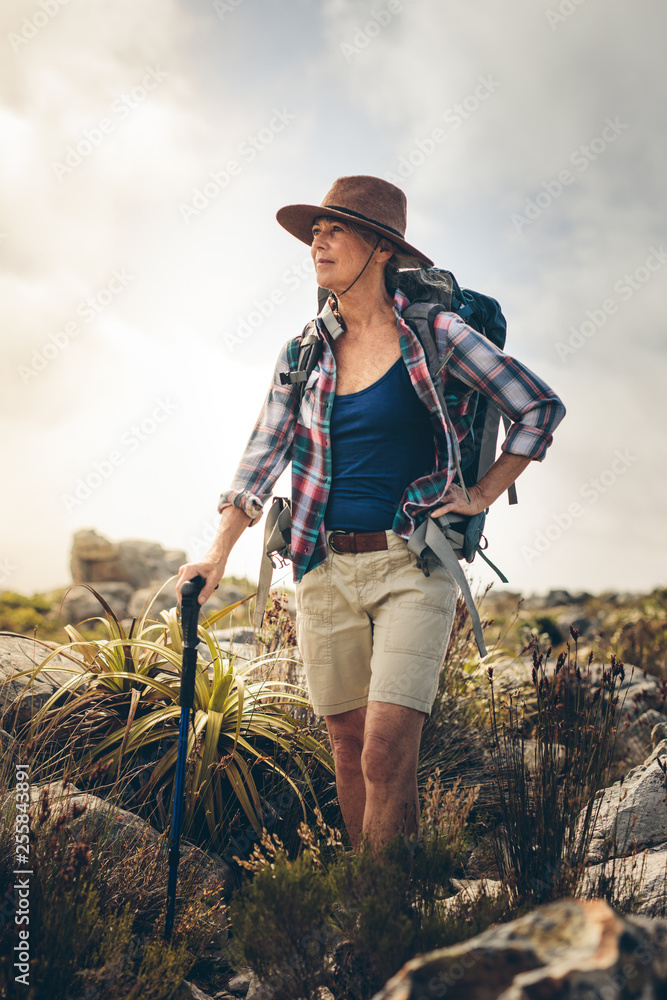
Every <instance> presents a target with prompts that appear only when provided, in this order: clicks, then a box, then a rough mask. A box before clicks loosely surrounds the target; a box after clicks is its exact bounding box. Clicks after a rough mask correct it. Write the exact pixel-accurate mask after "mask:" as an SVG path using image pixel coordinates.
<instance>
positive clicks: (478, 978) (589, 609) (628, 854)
mask: <svg viewBox="0 0 667 1000" xmlns="http://www.w3.org/2000/svg"><path fill="white" fill-rule="evenodd" d="M183 561H185V553H182V552H165V551H164V550H163V549H161V547H160V546H157V545H154V544H153V543H142V542H122V543H118V544H112V543H110V542H108V541H107V540H106V539H104V538H102V537H101V536H99V535H97V534H96V533H95V532H79V533H77V536H76V537H75V542H74V548H73V553H72V573H73V581H74V583H75V584H76V585H77V586H76V588H75V589H73V590H71V591H70V592H69V594H68V595H67V597H66V598H65V600H64V602H62V605H61V607H60V613H61V614H62V616H63V618H64V620H65V621H67V622H72V623H78V622H80V621H81V620H82V619H84V618H88V617H90V616H94V615H98V614H99V613H100V608H99V604H98V602H97V601H96V599H94V598H93V595H92V594H91V593H90V591H88V590H87V589H85V587H82V586H79V585H80V584H89V585H91V586H92V587H94V588H95V589H96V590H97V591H98V592H100V593H101V594H102V595H103V596H104V597H105V599H106V600H107V601H108V602H109V603H110V604H111V606H112V607H113V608H114V610H115V611H116V613H117V614H118V616H119V618H124V619H130V618H132V617H133V616H135V615H137V614H138V613H140V611H141V608H142V607H143V605H144V604H145V601H146V600H147V598H149V597H150V596H151V595H152V594H153V593H154V592H155V590H156V588H157V587H159V586H160V585H161V583H163V582H164V580H165V579H166V578H167V577H168V576H170V575H172V574H173V573H175V572H176V571H177V568H178V565H180V563H181V562H183ZM248 590H249V587H245V588H244V587H243V586H238V587H234V586H233V585H232V586H230V587H227V588H226V589H225V590H224V593H222V592H220V593H218V594H217V595H216V597H215V598H214V600H213V601H212V602H211V610H214V609H215V608H217V607H223V606H225V604H228V603H230V602H231V601H234V600H238V599H240V598H241V597H243V596H246V594H247V592H248ZM174 603H175V589H174V587H173V585H170V586H168V587H167V588H165V590H164V591H163V592H162V594H161V595H160V596H159V598H158V600H157V602H156V604H155V606H154V607H155V611H156V612H159V611H160V610H161V609H162V608H165V609H166V608H169V607H173V605H174ZM483 609H484V612H485V614H486V616H487V618H493V619H494V621H495V625H494V626H492V628H497V629H498V634H499V636H500V635H502V636H503V637H504V639H503V642H504V644H505V647H506V648H513V649H515V650H516V649H518V648H520V647H521V645H522V643H525V641H526V640H527V639H528V638H529V637H530V636H531V635H540V636H542V638H543V639H545V640H548V641H550V642H551V643H552V644H553V646H554V649H555V650H557V649H558V648H562V647H563V645H564V643H566V642H567V641H568V639H569V640H570V642H572V637H571V633H570V626H571V625H572V626H574V628H575V629H576V631H577V632H578V633H579V636H580V640H579V642H580V647H581V649H582V650H583V652H584V653H585V652H586V650H588V649H589V648H593V647H595V646H596V645H604V644H605V643H607V644H609V643H610V642H612V641H613V642H614V643H616V648H620V649H621V652H622V653H623V654H624V658H625V657H626V656H627V652H628V651H631V652H632V651H634V652H635V654H636V656H637V659H636V661H634V660H633V661H630V660H629V659H626V666H625V678H624V679H623V682H622V685H621V692H620V694H621V698H620V701H619V721H618V741H619V754H618V756H619V760H620V761H622V762H624V764H625V767H624V768H623V769H622V772H621V773H620V774H619V778H618V780H617V781H616V782H615V783H613V784H612V785H610V787H608V788H605V789H602V790H601V791H600V792H599V793H598V796H597V798H598V800H599V801H598V803H597V805H598V806H599V811H598V815H597V820H596V826H595V833H594V836H593V839H592V842H591V846H590V851H589V855H588V858H587V862H588V867H587V869H586V872H585V875H584V878H583V882H582V885H581V890H582V893H585V890H586V888H589V889H590V888H591V887H593V886H596V885H599V880H600V876H601V874H602V872H603V870H604V871H608V870H609V866H610V865H611V866H613V870H614V873H615V879H616V885H617V886H618V887H619V888H618V895H617V898H616V899H615V901H614V902H615V906H616V908H617V910H619V909H620V910H624V911H627V910H628V909H632V911H633V912H632V914H631V915H629V914H628V915H621V913H619V912H616V911H615V910H614V909H613V908H612V907H610V905H609V904H608V903H607V902H604V901H603V900H601V899H591V900H588V901H581V900H574V899H571V900H562V901H560V902H557V903H552V904H549V905H547V906H542V907H539V908H537V909H536V910H534V911H533V912H532V913H530V914H528V915H526V916H522V917H520V918H519V919H517V920H514V921H512V922H511V923H507V924H504V925H500V926H493V927H491V928H489V929H488V930H487V931H485V932H484V933H483V934H480V935H478V936H477V937H474V938H471V939H470V940H468V941H465V942H463V943H461V944H458V945H456V946H453V947H450V948H444V949H440V950H438V951H435V952H432V953H430V954H428V955H422V956H418V957H417V958H415V959H414V960H413V961H411V962H409V963H408V964H407V965H406V966H404V968H403V969H402V970H401V971H400V972H399V973H398V974H397V975H396V976H395V977H394V978H393V979H392V980H391V981H390V982H389V983H387V985H386V986H385V988H384V990H382V991H381V992H380V993H379V994H377V996H376V998H375V1000H430V998H432V997H433V998H435V997H444V996H445V995H447V996H448V997H451V998H459V997H460V998H466V1000H477V998H479V1000H493V998H497V1000H524V998H525V1000H528V998H538V997H539V998H544V1000H546V998H563V1000H565V998H567V1000H578V998H581V1000H584V998H587V1000H588V998H593V997H599V998H602V1000H616V998H625V997H627V998H630V997H632V998H641V1000H651V998H655V1000H660V998H663V1000H664V998H665V997H666V996H667V918H666V917H665V914H666V910H667V894H666V890H667V704H666V696H667V683H666V679H667V669H666V667H665V663H664V654H665V648H664V647H665V638H664V637H665V635H667V630H666V623H665V593H664V592H660V593H657V594H654V595H645V596H644V597H643V598H637V596H636V595H635V596H634V597H633V595H618V594H617V595H601V596H597V597H596V596H593V595H589V594H583V595H582V594H580V595H572V594H568V593H567V592H565V591H558V592H552V593H551V594H549V595H547V596H546V597H541V598H537V597H533V598H529V599H527V600H525V601H521V598H520V596H519V595H515V594H511V593H504V594H501V595H498V596H496V597H494V596H492V595H488V596H487V597H486V599H485V602H484V606H483ZM226 638H227V639H228V640H229V641H230V642H231V641H233V640H237V641H238V642H239V643H241V642H243V641H246V642H247V648H248V649H250V643H249V641H248V640H249V638H250V637H249V636H247V635H240V634H234V633H233V632H230V633H228V634H227V635H226ZM49 648H50V646H49V644H48V642H45V641H44V640H43V639H40V638H39V637H37V638H28V637H19V636H10V635H7V634H4V635H2V634H0V716H2V717H4V719H5V723H4V724H5V727H6V728H7V726H8V724H9V723H12V724H13V723H15V722H17V721H18V722H21V721H25V720H27V719H28V718H30V716H31V714H32V713H34V711H35V710H37V709H38V708H39V707H41V706H42V705H43V704H44V703H45V702H46V700H47V699H48V698H49V697H50V695H51V694H52V693H53V691H54V689H55V685H56V684H57V683H62V680H63V676H66V672H67V671H68V670H73V669H75V668H74V667H73V665H72V663H71V661H69V660H67V659H66V658H65V657H62V656H59V657H56V658H55V659H54V660H53V661H52V662H51V665H50V669H49V670H48V671H46V672H44V673H43V674H41V675H40V677H39V679H38V680H37V681H36V682H35V683H34V684H32V685H31V687H30V689H29V691H26V690H25V689H24V682H23V681H21V680H17V678H16V674H17V673H19V672H20V671H24V670H28V669H31V668H33V667H34V666H35V665H36V664H37V663H38V662H40V661H41V660H42V659H43V657H44V655H45V654H46V653H47V652H48V651H49ZM240 648H241V647H240V646H239V649H240ZM607 648H608V646H607ZM632 663H634V669H633V668H632ZM531 670H532V659H530V658H529V657H527V656H526V655H525V654H524V655H520V654H519V655H515V654H512V655H507V656H506V657H504V658H502V657H501V658H499V660H498V667H497V670H496V679H497V681H498V685H499V687H500V688H502V687H505V688H509V687H515V686H522V685H524V684H526V682H528V681H529V678H530V672H531ZM2 738H3V742H4V741H5V740H6V739H8V737H7V736H6V734H3V736H2ZM57 791H60V792H61V793H62V794H63V795H64V796H66V797H67V798H69V799H70V800H72V798H74V799H76V800H77V801H81V802H85V805H86V807H87V814H88V815H89V816H90V815H93V814H95V813H98V814H99V813H103V812H104V813H109V810H110V808H111V807H110V806H109V804H108V803H107V802H106V801H105V800H102V799H98V798H96V797H95V796H92V795H87V794H85V793H83V792H81V791H79V790H78V789H75V788H73V787H72V786H70V787H69V789H67V790H65V789H63V788H62V787H60V788H57V787H56V788H54V792H57ZM32 794H33V795H35V796H37V795H38V794H39V788H33V789H32ZM112 812H113V814H112V816H111V820H110V821H111V822H112V824H113V827H114V830H115V835H116V836H118V837H123V836H127V835H128V831H131V832H133V833H134V834H136V832H137V830H139V829H140V828H142V827H143V828H147V831H146V832H147V835H148V836H156V834H155V832H154V831H151V830H150V828H149V827H147V824H144V823H143V821H142V820H140V819H139V818H137V817H136V816H133V815H132V814H131V813H127V812H126V811H124V810H118V809H116V810H113V811H112ZM187 850H188V851H189V852H193V851H195V852H197V851H198V849H197V848H194V847H190V848H188V849H187ZM186 853H187V851H186ZM198 855H201V864H202V865H203V866H205V867H206V868H207V870H208V869H210V873H211V878H214V879H215V880H216V883H217V884H219V885H221V886H223V892H224V893H225V894H226V896H227V897H228V896H229V894H231V890H232V887H233V884H234V878H233V874H232V872H231V871H230V869H229V868H228V866H227V865H226V864H225V862H224V861H223V860H222V859H221V858H218V857H217V856H213V855H208V854H204V852H201V851H198ZM605 858H606V859H607V860H606V861H605V860H604V859H605ZM603 861H604V863H605V864H606V868H604V867H603ZM452 881H453V884H452V886H451V887H450V888H451V889H452V890H455V891H456V892H457V894H456V895H454V896H452V897H450V899H449V900H448V901H447V903H448V905H452V906H453V905H456V903H457V902H458V901H461V900H465V899H471V898H473V897H474V896H475V895H476V894H478V893H481V892H485V893H487V894H492V893H493V892H494V891H496V890H497V888H498V886H497V884H494V883H492V882H490V881H489V880H488V879H478V880H476V881H465V880H452ZM223 985H224V988H221V989H220V990H218V991H217V992H215V993H214V994H207V993H204V992H202V990H201V989H200V988H198V987H197V986H196V985H195V984H189V983H186V984H184V987H183V990H184V992H183V996H184V997H186V996H188V995H189V996H191V997H193V998H196V1000H209V997H211V996H212V997H213V998H214V1000H234V998H235V1000H241V998H246V1000H272V998H273V994H272V993H271V991H270V990H269V989H268V988H267V987H265V986H263V985H262V984H260V983H259V982H258V981H257V980H256V978H255V977H253V975H252V974H251V972H250V971H249V970H246V971H241V972H240V973H239V974H237V975H236V976H234V977H233V978H232V979H231V980H229V981H228V982H226V983H224V984H221V987H222V986H223ZM330 996H331V994H329V993H328V991H326V990H322V991H321V996H320V998H319V1000H328V997H330Z"/></svg>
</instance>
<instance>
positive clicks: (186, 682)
mask: <svg viewBox="0 0 667 1000" xmlns="http://www.w3.org/2000/svg"><path fill="white" fill-rule="evenodd" d="M205 583H206V580H205V579H204V577H203V576H195V577H194V579H192V580H187V581H186V582H185V583H184V584H183V586H182V587H181V628H182V630H183V666H182V669H181V693H180V698H179V704H180V706H181V722H180V728H179V731H178V750H177V755H176V775H175V778H174V806H173V810H172V814H171V838H170V840H169V878H168V882H167V916H166V920H165V927H164V936H165V938H166V940H169V938H170V937H171V931H172V928H173V926H174V910H175V906H176V881H177V877H178V861H179V858H180V853H181V825H182V822H183V789H184V787H185V767H186V764H187V758H188V728H189V725H190V710H191V709H192V706H193V704H194V696H195V673H196V669H197V643H198V642H199V640H198V638H197V619H198V617H199V601H198V597H199V593H200V591H201V589H202V587H203V586H204V584H205Z"/></svg>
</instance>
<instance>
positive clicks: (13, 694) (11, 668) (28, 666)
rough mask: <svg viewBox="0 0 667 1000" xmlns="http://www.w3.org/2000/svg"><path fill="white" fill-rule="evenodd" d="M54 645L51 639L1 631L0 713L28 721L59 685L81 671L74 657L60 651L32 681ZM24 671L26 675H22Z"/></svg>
mask: <svg viewBox="0 0 667 1000" xmlns="http://www.w3.org/2000/svg"><path fill="white" fill-rule="evenodd" d="M54 649H55V646H54V645H53V644H51V643H46V642H43V641H41V640H39V639H31V638H28V637H27V636H15V635H7V634H0V713H1V714H2V715H4V714H5V713H6V714H7V717H8V719H11V721H13V722H14V721H15V722H27V721H28V719H30V718H31V717H32V715H33V714H34V713H35V712H37V711H39V709H40V708H42V706H43V705H44V704H45V703H46V702H47V701H48V699H49V698H50V697H51V695H52V694H53V692H54V691H55V690H56V688H57V687H58V686H59V685H60V684H62V683H63V681H64V680H66V679H67V677H68V676H71V675H72V674H76V673H79V670H78V669H77V666H76V662H78V661H75V659H74V658H72V659H69V658H67V657H65V656H63V655H62V654H60V653H58V654H57V655H56V656H54V657H53V658H52V659H51V660H50V661H49V663H48V664H47V666H46V667H45V668H44V670H42V671H40V673H39V674H38V675H37V676H36V679H35V680H34V681H31V678H30V676H29V674H28V673H26V672H27V671H28V672H33V671H34V670H35V668H36V667H37V666H38V665H39V664H40V663H42V662H43V661H44V660H45V659H46V657H47V656H49V654H50V653H51V652H52V651H53V650H54ZM20 674H23V676H19V675H20Z"/></svg>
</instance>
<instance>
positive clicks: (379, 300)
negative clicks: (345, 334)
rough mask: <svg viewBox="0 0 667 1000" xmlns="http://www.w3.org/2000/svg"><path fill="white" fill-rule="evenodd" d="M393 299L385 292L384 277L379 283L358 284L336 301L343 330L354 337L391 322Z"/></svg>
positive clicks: (392, 317)
mask: <svg viewBox="0 0 667 1000" xmlns="http://www.w3.org/2000/svg"><path fill="white" fill-rule="evenodd" d="M392 306H393V298H392V297H391V295H390V294H389V292H388V291H387V290H386V288H385V285H384V277H383V280H382V283H379V282H373V283H371V282H370V281H369V282H363V284H362V282H361V281H360V282H359V285H358V286H357V285H355V286H354V287H353V288H350V290H349V291H347V292H345V293H344V294H343V295H341V297H340V298H339V299H338V310H339V313H340V316H341V318H342V319H343V322H344V326H345V329H346V330H347V331H349V332H351V333H352V335H353V336H354V337H358V336H362V337H363V336H364V334H365V333H367V332H368V331H369V330H372V329H375V328H377V327H378V326H381V325H384V324H385V323H387V322H388V321H389V322H393V320H394V316H393V313H392Z"/></svg>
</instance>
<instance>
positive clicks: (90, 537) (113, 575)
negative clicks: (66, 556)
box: [70, 529, 122, 583]
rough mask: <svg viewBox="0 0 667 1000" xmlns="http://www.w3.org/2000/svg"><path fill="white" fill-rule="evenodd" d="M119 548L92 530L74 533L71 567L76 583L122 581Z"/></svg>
mask: <svg viewBox="0 0 667 1000" xmlns="http://www.w3.org/2000/svg"><path fill="white" fill-rule="evenodd" d="M117 555H118V550H117V547H116V546H115V545H114V544H113V542H110V541H109V539H108V538H104V537H103V536H102V535H98V533H97V532H96V531H93V530H92V529H90V530H87V529H83V530H81V531H77V532H75V533H74V541H73V543H72V557H71V563H70V567H71V570H72V580H73V581H74V583H91V582H92V581H93V580H97V581H101V580H121V579H122V576H121V575H120V568H119V567H118V565H117Z"/></svg>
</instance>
